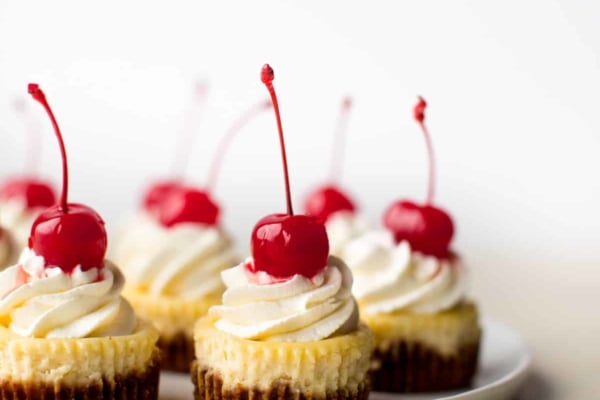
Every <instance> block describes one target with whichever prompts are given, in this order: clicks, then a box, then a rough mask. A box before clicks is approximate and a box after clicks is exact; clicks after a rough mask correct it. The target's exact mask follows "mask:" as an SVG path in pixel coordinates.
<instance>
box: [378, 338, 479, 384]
mask: <svg viewBox="0 0 600 400" xmlns="http://www.w3.org/2000/svg"><path fill="white" fill-rule="evenodd" d="M478 357H479V342H477V343H472V344H467V345H464V346H462V347H461V348H460V349H459V351H458V352H457V354H456V356H455V357H445V356H443V355H441V354H439V353H438V352H436V351H435V350H432V349H431V348H429V347H427V346H424V345H421V344H419V343H407V342H405V341H402V342H397V343H395V344H394V345H392V346H391V347H390V348H389V349H388V350H387V351H385V352H381V351H380V350H378V349H375V352H374V354H373V363H372V364H373V368H372V369H371V389H372V390H374V391H376V392H395V393H418V392H435V391H443V390H452V389H459V388H464V387H468V386H470V385H471V380H472V378H473V375H475V371H476V369H477V362H478Z"/></svg>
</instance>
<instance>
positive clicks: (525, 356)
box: [438, 318, 533, 400]
mask: <svg viewBox="0 0 600 400" xmlns="http://www.w3.org/2000/svg"><path fill="white" fill-rule="evenodd" d="M482 325H483V327H489V326H494V325H495V326H498V327H500V329H504V330H506V331H508V332H510V333H511V334H512V335H514V336H515V337H516V338H517V339H518V340H519V342H520V345H521V346H522V349H521V350H522V354H521V360H520V361H519V363H518V364H517V366H516V367H515V368H514V369H513V370H512V371H510V372H509V373H508V374H506V375H504V376H503V377H502V378H500V379H498V380H496V381H494V382H491V383H488V384H487V385H484V386H481V387H478V388H475V389H471V390H468V391H466V392H462V393H457V394H453V395H450V396H446V397H440V398H439V399H438V400H457V399H460V398H462V397H463V396H465V395H469V396H471V395H479V394H485V393H486V392H489V391H491V390H494V389H497V388H500V387H502V386H504V385H507V384H509V383H510V382H513V381H515V380H517V379H519V378H521V377H525V376H526V375H527V372H528V371H529V368H530V367H531V362H532V359H533V357H532V355H531V350H530V348H529V345H527V342H526V341H525V339H524V338H523V337H522V336H521V335H520V334H519V333H518V332H517V331H515V330H514V329H512V328H511V327H510V326H508V325H506V324H504V323H503V322H500V321H496V320H494V319H492V318H482ZM488 329H490V328H488ZM496 329H498V328H496Z"/></svg>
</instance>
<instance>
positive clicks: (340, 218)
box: [325, 211, 369, 257]
mask: <svg viewBox="0 0 600 400" xmlns="http://www.w3.org/2000/svg"><path fill="white" fill-rule="evenodd" d="M325 229H326V230H327V237H328V238H329V251H330V253H331V254H333V255H334V256H337V257H340V256H341V253H342V251H343V248H344V246H345V245H346V243H348V242H349V241H350V240H352V239H354V238H356V237H358V236H360V235H362V234H363V233H365V232H367V230H368V229H369V224H368V222H367V220H366V219H365V218H364V217H363V216H361V215H360V214H357V213H356V212H354V211H338V212H335V213H333V214H332V215H331V216H330V217H329V218H328V219H327V221H326V222H325Z"/></svg>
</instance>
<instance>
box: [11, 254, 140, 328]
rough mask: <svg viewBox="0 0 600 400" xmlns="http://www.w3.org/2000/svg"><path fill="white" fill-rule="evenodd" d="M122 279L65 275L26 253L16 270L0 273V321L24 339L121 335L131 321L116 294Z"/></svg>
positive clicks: (95, 273) (113, 274) (109, 271)
mask: <svg viewBox="0 0 600 400" xmlns="http://www.w3.org/2000/svg"><path fill="white" fill-rule="evenodd" d="M123 284H124V278H123V275H122V274H121V273H120V272H119V270H118V269H117V268H116V267H115V266H114V265H113V264H112V263H110V262H106V266H105V267H104V268H91V269H89V270H87V271H82V270H81V268H80V267H79V266H77V267H76V268H75V270H73V272H72V273H71V274H67V273H65V272H64V271H63V270H62V269H60V268H58V267H44V258H43V257H41V256H38V255H36V254H35V252H34V251H33V250H30V249H28V248H26V249H25V250H24V251H23V253H22V254H21V257H20V259H19V261H18V263H17V264H16V265H13V266H10V267H8V268H6V269H5V270H4V271H2V272H0V321H3V322H4V323H5V324H7V325H8V328H9V329H10V330H12V331H13V332H14V333H16V334H17V335H20V336H24V337H40V338H55V337H62V338H82V337H103V336H118V335H127V334H130V333H131V332H133V330H134V328H135V326H136V318H135V314H134V312H133V309H132V308H131V306H130V305H129V303H128V302H127V301H126V300H125V299H123V298H122V297H121V295H120V293H121V289H122V287H123Z"/></svg>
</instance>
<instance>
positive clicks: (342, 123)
mask: <svg viewBox="0 0 600 400" xmlns="http://www.w3.org/2000/svg"><path fill="white" fill-rule="evenodd" d="M351 108H352V99H351V98H350V97H345V98H344V99H343V100H342V106H341V108H340V113H339V114H338V119H337V122H336V131H335V138H334V140H333V156H332V157H331V170H330V174H331V175H330V179H331V181H332V182H335V181H339V180H340V177H341V176H342V167H343V164H344V155H345V153H346V151H345V150H346V136H347V131H348V117H349V115H350V109H351Z"/></svg>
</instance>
